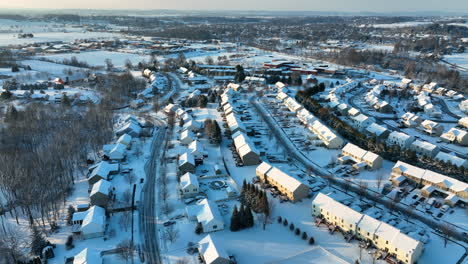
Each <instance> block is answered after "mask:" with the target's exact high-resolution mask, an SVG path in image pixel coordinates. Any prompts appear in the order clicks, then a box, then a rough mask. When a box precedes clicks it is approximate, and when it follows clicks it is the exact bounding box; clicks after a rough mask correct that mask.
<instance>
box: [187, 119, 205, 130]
mask: <svg viewBox="0 0 468 264" xmlns="http://www.w3.org/2000/svg"><path fill="white" fill-rule="evenodd" d="M202 128H203V124H202V123H200V122H198V121H195V120H189V121H188V122H187V123H185V124H184V127H183V130H190V131H193V132H198V131H200V130H201V129H202Z"/></svg>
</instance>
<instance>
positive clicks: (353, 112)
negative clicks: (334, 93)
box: [348, 107, 361, 117]
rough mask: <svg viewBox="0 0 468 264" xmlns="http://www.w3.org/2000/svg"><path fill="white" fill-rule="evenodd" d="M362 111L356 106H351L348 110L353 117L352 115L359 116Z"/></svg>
mask: <svg viewBox="0 0 468 264" xmlns="http://www.w3.org/2000/svg"><path fill="white" fill-rule="evenodd" d="M360 113H361V112H359V110H357V109H356V108H354V107H351V108H350V109H349V110H348V115H349V116H350V117H351V116H358V115H359V114H360Z"/></svg>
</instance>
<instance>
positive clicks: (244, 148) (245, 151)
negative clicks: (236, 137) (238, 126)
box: [239, 143, 260, 157]
mask: <svg viewBox="0 0 468 264" xmlns="http://www.w3.org/2000/svg"><path fill="white" fill-rule="evenodd" d="M251 152H253V153H255V154H257V155H260V152H258V150H257V149H256V148H255V147H254V146H253V145H252V144H249V143H247V144H244V145H243V146H241V147H240V148H239V156H241V157H244V156H245V155H247V154H249V153H251Z"/></svg>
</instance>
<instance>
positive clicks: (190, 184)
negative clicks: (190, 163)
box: [180, 172, 200, 198]
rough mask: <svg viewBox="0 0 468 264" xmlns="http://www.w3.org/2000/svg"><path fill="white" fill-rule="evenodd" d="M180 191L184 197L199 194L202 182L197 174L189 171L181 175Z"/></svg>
mask: <svg viewBox="0 0 468 264" xmlns="http://www.w3.org/2000/svg"><path fill="white" fill-rule="evenodd" d="M180 191H181V192H182V196H183V197H184V198H188V197H194V196H197V195H198V193H199V191H200V184H199V183H198V178H197V176H196V175H195V174H193V173H190V172H187V173H185V174H184V175H182V176H181V177H180Z"/></svg>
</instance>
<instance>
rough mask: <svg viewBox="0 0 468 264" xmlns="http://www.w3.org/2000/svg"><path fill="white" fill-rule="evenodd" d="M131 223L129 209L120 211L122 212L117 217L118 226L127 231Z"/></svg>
mask: <svg viewBox="0 0 468 264" xmlns="http://www.w3.org/2000/svg"><path fill="white" fill-rule="evenodd" d="M131 223H132V213H131V211H124V212H122V214H121V215H120V219H119V224H120V227H122V228H123V229H124V230H125V232H127V231H128V228H129V227H130V224H131Z"/></svg>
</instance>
